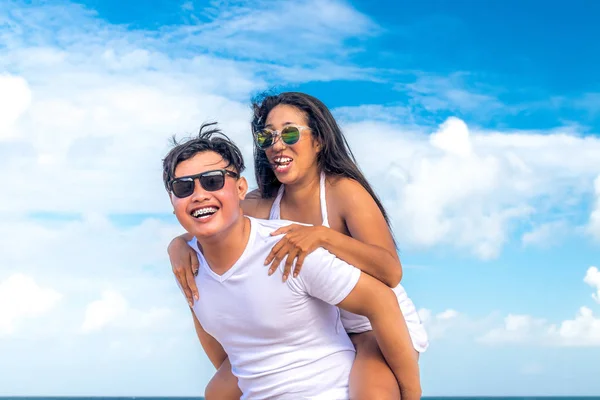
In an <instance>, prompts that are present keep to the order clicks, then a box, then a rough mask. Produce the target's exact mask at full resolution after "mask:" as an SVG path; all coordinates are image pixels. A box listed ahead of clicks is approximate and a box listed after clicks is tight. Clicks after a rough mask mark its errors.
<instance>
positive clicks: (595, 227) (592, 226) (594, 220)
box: [587, 175, 600, 242]
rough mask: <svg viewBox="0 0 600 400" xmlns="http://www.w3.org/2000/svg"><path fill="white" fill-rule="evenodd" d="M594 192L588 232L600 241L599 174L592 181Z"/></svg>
mask: <svg viewBox="0 0 600 400" xmlns="http://www.w3.org/2000/svg"><path fill="white" fill-rule="evenodd" d="M594 193H595V196H596V199H595V207H594V209H593V210H592V213H591V215H590V221H589V224H588V227H587V228H588V232H589V233H590V234H591V235H592V237H593V238H594V239H596V241H598V242H600V175H598V176H597V177H596V180H595V181H594Z"/></svg>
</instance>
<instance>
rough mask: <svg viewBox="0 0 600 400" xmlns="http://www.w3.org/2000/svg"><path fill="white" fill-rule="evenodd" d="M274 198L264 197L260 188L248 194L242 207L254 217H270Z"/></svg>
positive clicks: (247, 213) (245, 212)
mask: <svg viewBox="0 0 600 400" xmlns="http://www.w3.org/2000/svg"><path fill="white" fill-rule="evenodd" d="M274 200H275V199H274V198H268V199H264V198H263V197H262V196H261V194H260V191H259V190H258V189H254V190H253V191H251V192H249V193H248V194H246V197H245V198H244V200H243V201H242V204H241V205H242V209H243V210H244V214H246V215H248V216H250V217H254V218H263V219H268V218H269V214H270V213H271V205H272V204H273V201H274Z"/></svg>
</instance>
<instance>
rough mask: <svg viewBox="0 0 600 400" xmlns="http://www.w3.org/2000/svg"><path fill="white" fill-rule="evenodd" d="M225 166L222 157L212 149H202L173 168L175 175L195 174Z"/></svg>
mask: <svg viewBox="0 0 600 400" xmlns="http://www.w3.org/2000/svg"><path fill="white" fill-rule="evenodd" d="M226 166H227V162H226V161H225V160H223V157H222V156H221V155H220V154H218V153H215V152H214V151H203V152H202V153H198V154H196V155H195V156H193V157H192V158H189V159H187V160H185V161H182V162H180V163H179V164H178V165H177V167H176V168H175V177H176V178H177V177H180V176H187V175H195V174H199V173H201V172H204V171H210V170H213V169H221V168H225V167H226Z"/></svg>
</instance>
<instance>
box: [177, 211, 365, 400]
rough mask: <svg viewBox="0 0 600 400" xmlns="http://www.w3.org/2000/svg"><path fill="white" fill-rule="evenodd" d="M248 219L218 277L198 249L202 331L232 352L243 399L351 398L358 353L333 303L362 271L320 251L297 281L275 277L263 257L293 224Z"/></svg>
mask: <svg viewBox="0 0 600 400" xmlns="http://www.w3.org/2000/svg"><path fill="white" fill-rule="evenodd" d="M245 218H248V219H249V220H250V226H251V229H250V237H249V240H248V244H247V246H246V249H245V250H244V252H243V253H242V255H241V257H240V258H239V259H238V261H237V262H236V263H235V264H234V265H233V266H232V267H231V269H229V270H228V271H227V272H226V273H225V274H223V275H218V274H216V273H214V272H213V271H212V270H211V269H210V267H209V266H208V264H207V262H206V260H205V259H204V257H203V256H202V254H201V253H200V252H199V251H198V246H197V243H196V240H195V239H194V240H192V241H190V242H189V244H190V246H192V248H194V249H195V250H196V251H197V252H198V258H199V260H200V269H199V271H198V275H197V277H196V285H197V286H198V292H199V294H200V299H199V300H198V301H196V302H195V304H194V306H193V310H194V313H195V315H196V317H197V318H198V321H200V324H201V325H202V327H203V328H204V330H205V331H206V332H207V333H209V334H210V335H211V336H213V337H214V338H215V339H216V340H217V341H218V342H219V343H221V345H222V346H223V349H224V350H225V352H226V353H227V355H228V356H229V360H230V362H231V366H232V371H233V374H234V375H235V376H236V377H237V378H238V383H239V387H240V389H241V390H242V392H243V393H244V395H243V396H242V399H267V398H268V399H273V398H277V399H307V398H310V399H324V400H334V399H347V398H348V397H349V393H348V382H349V375H350V369H351V367H352V363H353V362H354V357H355V350H354V346H353V345H352V342H351V341H350V339H349V337H348V335H347V333H346V332H345V330H344V327H343V326H342V323H341V321H340V313H339V309H338V308H337V307H335V305H336V304H338V303H339V302H341V301H342V300H343V299H344V298H345V297H346V296H347V295H348V294H349V293H350V292H351V291H352V289H353V288H354V287H355V285H356V283H357V282H358V279H359V277H360V270H359V269H357V268H355V267H353V266H351V265H349V264H347V263H345V262H344V261H342V260H340V259H338V258H336V257H335V256H334V255H332V254H331V253H329V252H328V251H327V250H324V249H322V248H320V249H317V250H315V251H314V252H312V253H311V254H309V255H308V256H307V257H306V259H305V261H304V264H303V267H302V272H301V273H300V275H299V276H298V277H297V278H293V277H291V276H290V278H289V279H288V280H287V281H286V282H285V283H284V282H282V280H281V277H282V271H283V265H284V263H283V262H282V264H281V265H280V268H279V269H278V272H276V273H275V274H273V275H271V276H269V275H268V266H265V265H264V261H265V259H266V257H267V255H268V254H269V252H270V251H271V249H272V248H273V246H274V245H275V244H276V243H277V242H278V241H279V240H280V239H281V237H282V236H283V235H280V236H271V235H270V234H271V232H273V231H274V230H276V229H277V228H280V227H282V226H286V225H289V224H291V223H292V222H290V221H280V220H260V219H255V218H251V217H245Z"/></svg>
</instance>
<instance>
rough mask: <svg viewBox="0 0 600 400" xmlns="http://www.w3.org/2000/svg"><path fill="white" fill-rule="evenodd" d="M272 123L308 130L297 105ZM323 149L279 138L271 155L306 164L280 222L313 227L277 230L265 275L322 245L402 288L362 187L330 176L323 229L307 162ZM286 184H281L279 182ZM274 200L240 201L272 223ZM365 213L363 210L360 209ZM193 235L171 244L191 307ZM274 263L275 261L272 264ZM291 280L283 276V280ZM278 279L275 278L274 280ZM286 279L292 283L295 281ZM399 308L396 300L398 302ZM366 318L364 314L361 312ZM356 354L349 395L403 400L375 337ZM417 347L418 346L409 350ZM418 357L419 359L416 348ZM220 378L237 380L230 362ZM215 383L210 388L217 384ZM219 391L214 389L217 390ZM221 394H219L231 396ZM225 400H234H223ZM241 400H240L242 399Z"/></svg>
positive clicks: (359, 337) (253, 196)
mask: <svg viewBox="0 0 600 400" xmlns="http://www.w3.org/2000/svg"><path fill="white" fill-rule="evenodd" d="M267 122H268V123H269V124H271V126H272V128H273V129H281V128H282V127H283V126H285V124H287V123H290V122H291V123H295V124H298V125H306V124H307V121H306V118H305V117H304V115H303V114H302V113H298V112H297V110H295V109H294V107H290V106H283V105H280V106H277V107H275V108H274V109H273V110H272V111H271V113H269V117H268V119H267ZM318 151H319V144H318V143H316V141H315V140H314V139H313V138H312V137H311V136H310V135H307V136H302V137H301V139H300V140H299V141H298V143H296V144H294V145H292V146H286V145H285V144H284V143H283V142H282V141H281V140H279V141H276V142H275V144H274V145H273V146H272V147H271V148H270V149H268V150H267V156H268V157H271V156H274V155H276V154H286V155H287V154H291V155H292V156H293V157H294V158H295V161H294V162H296V161H298V162H299V163H300V162H303V163H304V164H302V165H301V167H302V168H300V167H298V168H297V171H295V172H294V173H293V174H292V175H293V176H291V177H287V178H289V181H290V182H286V183H285V193H284V196H283V198H282V201H281V218H282V219H286V220H291V221H297V222H299V223H302V224H310V225H313V226H309V227H306V226H300V225H293V226H291V227H286V228H282V229H279V230H278V231H276V232H274V234H279V233H286V235H285V236H284V237H283V239H282V240H281V241H280V243H278V244H277V245H276V246H275V247H274V251H275V252H274V253H272V254H271V255H269V256H267V257H266V260H265V261H266V262H267V264H268V267H265V273H268V272H267V271H269V272H272V271H273V269H274V267H276V266H277V264H278V260H281V259H283V257H284V256H285V255H288V257H287V262H288V263H287V264H286V266H285V268H286V269H285V270H286V272H287V273H290V272H291V264H292V262H293V261H294V260H296V264H297V265H298V264H299V265H300V268H299V271H300V272H299V273H300V274H301V273H302V272H301V265H302V261H303V259H304V257H305V256H306V254H308V253H310V252H312V251H314V250H315V249H316V248H317V247H323V248H325V249H327V250H328V251H330V252H331V253H332V254H334V255H335V256H337V257H338V258H340V259H342V260H344V261H346V262H348V263H349V264H351V265H354V266H355V267H357V268H359V269H360V270H361V271H363V272H364V274H363V275H370V276H371V277H374V278H376V280H378V281H381V282H383V283H385V284H386V285H387V286H389V287H394V286H396V285H397V284H398V283H399V282H400V280H401V278H402V267H401V263H400V260H399V258H398V255H397V253H396V248H395V244H394V241H393V238H392V235H391V232H390V229H389V227H388V226H387V224H386V222H385V219H384V217H383V215H382V213H381V211H380V210H379V208H378V207H377V204H376V203H375V201H374V200H373V198H372V197H371V196H370V195H369V193H368V192H367V191H366V190H365V189H364V188H363V187H362V186H361V185H360V184H359V183H358V182H356V181H354V180H352V179H349V178H345V177H336V176H328V177H327V179H326V202H327V212H328V220H329V224H330V228H326V227H323V226H321V223H322V216H321V208H320V199H319V177H320V172H319V170H318V169H317V166H316V163H315V162H312V163H311V162H309V161H310V160H309V159H308V157H305V155H306V154H309V153H311V152H312V153H313V156H314V157H315V158H316V156H315V155H316V153H317V152H318ZM280 180H282V179H280ZM273 201H274V199H273V198H269V199H263V198H261V196H260V193H258V191H253V192H250V193H248V195H247V196H246V198H245V199H244V200H243V201H242V202H241V207H242V209H243V211H244V213H245V214H246V215H249V216H252V217H255V218H268V217H269V212H270V209H271V205H272V203H273ZM358 210H360V211H358ZM189 239H191V235H189V234H184V235H182V236H180V237H178V238H175V239H174V240H173V241H172V242H171V244H170V245H169V249H168V251H169V256H170V259H171V264H172V265H173V271H174V273H175V275H176V276H177V279H178V280H179V282H180V284H181V286H182V288H183V290H184V293H185V295H186V297H187V299H188V302H190V303H191V301H192V298H196V299H197V298H198V296H199V293H198V290H197V288H196V285H195V282H194V272H193V271H197V269H198V261H197V258H196V255H195V253H194V252H193V250H191V249H190V248H189V246H188V245H187V241H188V240H189ZM269 262H270V263H269ZM284 278H285V274H284ZM274 279H277V278H274ZM288 279H294V278H293V276H290V277H289V278H288ZM396 306H397V301H396ZM356 314H360V313H356ZM351 339H352V342H353V343H354V345H355V347H356V350H357V356H356V360H355V363H354V365H353V368H352V373H351V380H350V391H351V397H352V398H353V399H372V398H378V399H387V398H389V399H397V398H398V397H399V395H400V388H399V387H398V380H397V379H396V377H395V376H394V373H393V368H392V364H394V361H393V360H392V362H389V360H388V362H386V359H387V357H384V354H382V351H381V343H379V342H378V341H377V339H378V338H377V337H376V335H375V333H374V331H370V332H365V333H360V334H352V335H351ZM411 349H412V347H411ZM412 352H413V356H414V357H415V358H418V353H417V352H416V351H415V350H414V349H413V350H412ZM219 367H220V368H219V369H218V372H217V374H216V375H215V378H214V379H215V382H231V379H230V378H231V377H230V376H228V375H227V374H231V371H230V369H227V368H226V363H225V364H223V366H221V364H219ZM212 383H213V382H211V384H212ZM220 386H221V385H212V386H210V388H211V389H212V388H215V387H216V389H218V388H219V387H220ZM227 392H228V391H227V390H225V388H224V390H223V392H219V391H218V390H216V393H221V394H223V393H227ZM219 398H222V399H226V398H231V397H219ZM237 398H239V396H238V397H237Z"/></svg>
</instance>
